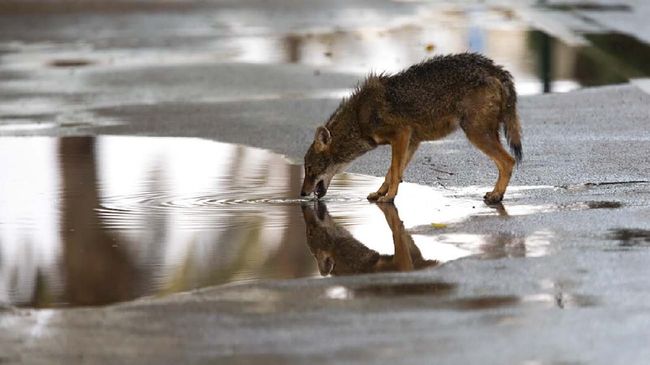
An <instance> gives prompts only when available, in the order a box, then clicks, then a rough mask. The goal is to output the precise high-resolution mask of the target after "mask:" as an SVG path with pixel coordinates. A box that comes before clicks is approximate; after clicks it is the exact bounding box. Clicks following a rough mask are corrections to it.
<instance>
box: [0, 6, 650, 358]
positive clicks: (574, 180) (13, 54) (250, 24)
mask: <svg viewBox="0 0 650 365" xmlns="http://www.w3.org/2000/svg"><path fill="white" fill-rule="evenodd" d="M649 10H650V9H648V6H647V4H645V2H644V1H625V2H616V3H614V2H608V1H607V2H602V4H601V5H598V4H593V3H589V4H587V3H583V2H576V1H565V2H555V1H548V2H546V5H544V6H531V4H530V3H525V2H517V3H507V2H499V5H494V4H492V3H491V2H483V3H471V2H470V3H467V4H465V5H462V6H459V5H455V6H449V5H448V3H439V2H410V1H409V2H401V1H400V2H388V1H386V2H384V1H372V2H369V1H351V2H349V1H348V2H327V3H321V2H315V3H307V4H303V3H300V4H298V3H295V2H288V1H280V2H278V3H276V4H275V6H274V7H268V6H267V4H266V3H263V2H255V1H244V2H233V1H219V2H196V3H195V2H173V1H171V2H165V3H156V4H154V3H152V2H149V1H128V2H127V1H118V2H111V3H106V2H96V1H90V0H89V1H84V2H73V3H70V2H66V1H63V2H58V3H56V2H55V3H49V2H43V3H41V2H36V1H28V2H25V1H3V2H2V3H1V4H0V80H1V82H0V134H2V135H3V136H4V137H2V139H0V163H1V164H2V168H3V170H4V171H10V173H4V174H2V176H1V177H0V184H2V189H1V191H0V202H1V204H0V296H1V297H0V328H2V329H3V330H2V331H0V363H23V364H39V363H44V364H45V363H52V362H58V363H77V362H83V363H90V364H103V363H115V362H120V363H138V364H148V363H152V364H153V363H215V362H216V363H236V364H243V363H261V362H264V363H269V364H276V363H277V364H284V363H305V364H307V363H309V364H314V363H315V364H320V363H349V364H356V363H386V362H391V363H397V364H421V363H431V362H435V363H441V364H457V363H479V362H480V363H487V364H498V363H515V364H611V363H621V364H644V363H646V362H647V358H649V357H650V350H648V347H647V342H648V328H650V307H649V306H648V303H650V289H649V288H650V286H648V285H647V278H648V277H650V269H649V268H650V265H648V262H650V251H648V247H649V244H648V237H649V234H648V232H649V231H650V224H649V222H650V210H649V208H648V207H649V206H650V195H649V194H648V191H650V183H649V181H650V163H648V162H649V160H648V157H647V156H649V155H650V149H649V146H650V145H649V142H650V135H648V128H647V126H648V125H649V123H650V113H649V112H648V111H649V108H648V105H650V95H648V93H647V88H645V87H644V86H643V85H646V83H647V81H644V80H643V79H639V78H645V77H647V76H648V70H647V64H646V62H643V60H644V58H646V54H647V44H646V43H644V42H647V41H648V38H649V37H650V36H649V34H650V32H648V31H646V29H647V22H646V20H645V19H647V14H648V11H649ZM475 47H477V48H475ZM465 49H474V50H481V51H484V52H485V53H487V54H488V55H490V56H492V57H494V58H497V60H499V61H500V62H502V63H505V64H506V65H507V66H508V68H510V69H512V70H513V72H514V73H515V77H516V78H517V80H518V84H517V87H518V90H519V91H520V92H521V93H522V94H531V96H523V97H522V98H521V100H520V104H519V111H520V115H521V118H522V125H523V129H524V143H523V144H524V152H525V159H524V163H523V165H522V166H520V167H519V168H518V169H517V170H516V171H515V175H514V177H513V181H512V185H511V188H510V189H509V191H508V193H507V194H506V198H505V200H504V202H503V204H502V205H499V206H493V207H489V206H486V205H484V204H483V203H482V199H481V198H482V196H483V193H484V192H485V191H487V190H489V188H490V187H491V185H492V183H493V181H494V179H495V178H496V170H495V169H494V166H493V165H492V163H491V162H490V161H489V160H488V159H487V158H485V156H483V155H482V154H480V152H478V151H476V150H475V149H474V148H473V147H471V146H470V145H469V143H468V142H467V141H466V140H465V139H464V137H463V136H462V135H459V134H455V135H453V136H451V137H449V138H447V139H445V140H442V141H438V142H434V143H426V144H423V145H422V146H421V148H420V150H419V152H418V153H417V155H416V156H415V157H414V160H413V162H412V165H411V166H410V167H409V169H408V170H407V174H406V176H405V180H406V181H407V182H408V183H407V184H405V187H404V189H403V190H401V192H400V195H398V198H397V200H396V204H395V205H394V206H393V205H387V206H377V205H375V204H370V203H368V202H366V201H365V199H364V197H365V195H366V194H367V193H368V192H369V191H371V190H373V189H375V188H376V185H378V181H379V180H378V179H377V178H373V177H370V176H369V175H371V176H381V175H382V174H383V173H384V172H385V169H386V166H387V165H388V161H389V151H388V150H387V149H378V150H377V151H373V152H372V153H369V154H368V155H366V156H364V157H363V158H362V159H360V160H359V161H357V162H356V163H355V164H354V165H353V166H351V167H350V169H349V171H350V172H351V173H350V174H345V175H341V176H340V177H339V178H338V179H337V181H336V185H335V186H334V187H333V189H334V190H331V191H330V194H328V196H327V197H326V199H325V201H324V202H323V203H322V204H318V203H315V202H313V201H303V200H301V199H298V197H297V196H296V194H297V191H298V185H299V181H300V168H299V167H297V166H296V165H295V163H296V162H300V160H301V158H302V154H303V153H304V151H305V150H306V148H307V146H308V145H309V143H310V140H311V138H312V137H313V131H314V128H315V126H317V125H318V124H320V123H322V122H323V120H324V119H325V118H327V116H328V115H329V114H330V113H331V111H332V110H333V109H334V108H335V106H336V105H337V104H338V102H339V98H340V97H341V96H344V95H346V94H347V93H349V91H350V89H351V88H352V87H353V86H354V84H355V83H356V82H357V81H358V80H359V78H360V77H362V74H363V73H365V72H366V71H367V70H368V69H374V70H379V69H386V70H395V69H399V68H401V67H403V66H405V65H408V64H410V63H412V62H416V61H417V60H419V59H420V58H422V57H426V56H428V55H431V54H436V53H439V52H451V51H461V50H465ZM629 79H633V83H631V84H622V85H616V86H607V87H598V88H587V89H582V87H585V86H595V85H606V84H607V85H608V84H618V83H624V82H626V80H629ZM545 87H548V88H550V89H551V90H552V91H555V92H558V93H553V94H548V95H534V94H538V93H540V92H541V91H542V90H543V89H544V88H545ZM644 90H646V91H644ZM564 91H567V92H566V93H562V92H564ZM27 135H30V136H35V137H29V138H25V137H24V136H27ZM125 135H126V136H125ZM133 135H137V137H135V136H133ZM65 136H76V137H68V138H63V137H65ZM144 136H148V137H144ZM162 137H165V138H162ZM168 137H174V138H168ZM178 137H200V138H201V139H197V138H178ZM215 141H218V142H215ZM224 142H227V143H224ZM228 143H232V144H228ZM251 147H256V148H251ZM258 148H263V149H265V150H261V149H258ZM280 155H284V156H285V157H281V156H280ZM292 164H293V165H292ZM294 185H295V186H294ZM294 188H295V189H294ZM219 189H223V190H219ZM321 275H327V277H325V278H322V277H321ZM108 303H116V304H112V305H104V304H108ZM66 306H69V307H72V306H81V307H84V308H62V307H66ZM88 306H92V307H88ZM29 307H50V308H44V309H32V308H29Z"/></svg>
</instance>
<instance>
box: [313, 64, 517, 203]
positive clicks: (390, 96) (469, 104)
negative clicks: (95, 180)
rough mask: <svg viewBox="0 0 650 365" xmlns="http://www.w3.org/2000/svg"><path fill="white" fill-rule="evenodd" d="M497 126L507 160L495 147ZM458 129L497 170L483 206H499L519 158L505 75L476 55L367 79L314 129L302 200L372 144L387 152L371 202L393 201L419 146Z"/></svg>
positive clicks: (323, 189) (511, 91) (323, 188)
mask: <svg viewBox="0 0 650 365" xmlns="http://www.w3.org/2000/svg"><path fill="white" fill-rule="evenodd" d="M501 126H502V127H503V130H504V133H505V137H506V140H507V141H508V144H509V146H510V150H511V151H512V153H513V154H514V157H513V156H511V155H510V154H509V153H508V152H507V151H506V150H505V149H504V148H503V145H502V144H501V140H500V135H499V130H500V127H501ZM459 127H460V129H462V130H463V132H465V135H466V136H467V138H468V139H469V141H470V142H471V143H472V144H473V145H474V146H476V147H477V148H478V149H479V150H481V151H482V152H483V153H485V154H486V155H487V156H488V157H489V158H490V159H492V161H494V163H495V164H496V167H497V169H498V171H499V177H498V179H497V181H496V184H495V186H494V189H493V190H492V191H491V192H488V193H486V194H485V196H484V200H485V202H486V203H488V204H495V203H498V202H500V201H501V200H502V199H503V195H504V194H505V191H506V188H507V186H508V183H509V181H510V177H511V176H512V170H513V168H514V166H515V165H516V164H517V163H520V162H521V160H522V156H523V149H522V145H521V140H522V133H521V125H520V123H519V117H518V115H517V93H516V91H515V88H514V84H513V78H512V75H511V74H510V73H509V72H508V71H506V70H505V69H504V68H503V67H502V66H498V65H496V64H495V63H494V62H493V61H492V60H490V59H488V58H486V57H484V56H482V55H480V54H476V53H462V54H454V55H445V56H437V57H433V58H431V59H428V60H426V61H424V62H422V63H419V64H416V65H413V66H411V67H410V68H408V69H406V70H404V71H402V72H399V73H397V74H394V75H389V74H383V73H382V74H370V75H369V76H368V77H367V78H366V79H365V81H364V82H362V83H360V84H359V85H358V86H357V88H356V90H355V91H354V92H353V93H352V95H351V96H350V97H349V98H345V99H343V101H342V102H341V103H340V105H339V106H338V108H337V109H336V110H335V111H334V113H332V115H331V116H330V117H329V119H328V121H327V123H325V125H324V126H319V127H318V128H317V129H316V134H315V137H314V141H313V142H312V144H311V146H310V147H309V149H308V150H307V152H306V154H305V158H304V169H305V177H304V181H303V185H302V190H301V195H302V196H308V195H310V194H311V193H312V192H313V193H315V194H316V196H317V197H318V198H319V199H320V198H321V197H323V196H324V195H325V194H326V193H327V189H328V187H329V185H330V182H331V180H332V178H333V177H334V175H335V174H337V173H339V172H342V171H343V170H344V169H345V167H346V166H347V165H348V164H350V163H351V162H352V161H353V160H354V159H356V158H358V157H359V156H361V155H363V154H364V153H366V152H368V151H370V150H373V149H375V148H376V147H377V146H378V145H384V144H389V145H390V146H391V152H392V157H391V164H390V168H389V169H388V172H387V173H386V177H385V179H384V182H383V184H382V185H381V187H379V189H378V190H377V191H375V192H372V193H370V194H369V195H368V199H369V200H371V201H377V202H380V203H387V202H392V201H393V200H394V199H395V196H396V195H397V190H398V186H399V184H400V182H401V181H402V176H403V174H404V170H405V168H406V166H407V165H408V163H409V162H410V161H411V158H412V157H413V154H414V153H415V151H416V150H417V148H418V146H419V145H420V143H421V142H422V141H431V140H437V139H440V138H443V137H445V136H447V135H449V134H450V133H452V132H453V131H455V130H457V129H458V128H459Z"/></svg>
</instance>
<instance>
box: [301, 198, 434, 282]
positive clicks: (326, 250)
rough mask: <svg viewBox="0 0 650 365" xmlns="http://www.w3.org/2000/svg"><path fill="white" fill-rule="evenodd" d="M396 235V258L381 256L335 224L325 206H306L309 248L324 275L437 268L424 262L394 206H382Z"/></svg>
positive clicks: (319, 203) (380, 207) (430, 262)
mask: <svg viewBox="0 0 650 365" xmlns="http://www.w3.org/2000/svg"><path fill="white" fill-rule="evenodd" d="M378 207H379V209H381V211H382V212H383V213H384V216H385V217H386V222H387V223H388V225H389V226H390V229H391V231H392V232H393V243H394V245H395V254H394V255H381V254H379V253H378V252H377V251H374V250H371V249H369V248H368V247H366V246H365V245H364V244H363V243H361V242H359V241H358V240H357V239H355V238H354V237H352V235H351V234H350V232H348V231H347V230H346V229H344V228H342V227H340V226H339V225H337V224H336V223H334V221H333V220H332V217H331V216H330V215H329V213H328V212H327V207H326V206H325V204H324V203H323V202H317V203H315V205H314V206H313V207H312V206H310V205H307V204H304V205H303V206H302V213H303V217H304V219H305V225H306V227H307V244H308V245H309V249H310V250H311V252H312V254H313V255H314V257H315V258H316V261H317V263H318V270H319V271H320V273H321V275H323V276H325V275H329V274H332V275H352V274H367V273H375V272H389V271H411V270H419V269H423V268H426V267H430V266H435V265H437V264H438V261H435V260H425V259H424V258H423V257H422V253H420V250H419V249H418V247H417V246H416V245H415V243H414V242H413V238H412V237H411V235H410V234H408V233H407V232H406V230H405V229H404V224H403V223H402V221H401V220H400V219H399V215H398V213H397V209H396V208H395V206H394V205H393V204H379V205H378Z"/></svg>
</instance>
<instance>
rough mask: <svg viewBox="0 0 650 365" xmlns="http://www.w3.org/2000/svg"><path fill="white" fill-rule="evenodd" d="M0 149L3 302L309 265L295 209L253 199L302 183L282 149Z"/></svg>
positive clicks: (112, 294) (144, 291)
mask: <svg viewBox="0 0 650 365" xmlns="http://www.w3.org/2000/svg"><path fill="white" fill-rule="evenodd" d="M1 146H2V150H0V167H2V168H5V171H12V173H11V174H10V175H3V176H2V178H1V179H0V183H1V185H2V188H3V189H1V191H0V303H2V302H4V303H6V302H9V303H14V304H18V305H35V306H50V305H65V304H71V305H97V304H104V303H110V302H115V301H122V300H128V299H132V298H136V297H139V296H142V295H153V294H162V293H166V292H174V291H181V290H188V289H192V288H196V287H202V286H206V285H215V284H220V283H224V282H230V281H236V280H246V279H249V278H258V277H260V276H266V277H298V276H309V275H312V273H313V271H314V267H313V263H312V262H311V261H310V259H309V257H308V255H307V251H306V249H305V248H304V245H303V244H302V243H301V242H300V241H301V240H303V239H304V230H303V228H302V226H301V222H300V221H297V220H296V219H297V217H299V216H298V214H299V210H297V209H299V208H298V207H296V206H291V205H279V204H276V205H275V206H274V205H272V204H266V205H264V204H258V201H260V202H261V201H262V200H264V199H265V200H267V201H270V200H272V198H285V197H287V196H295V195H296V194H297V192H298V191H299V185H298V183H299V180H300V171H299V170H298V167H297V166H291V165H288V164H287V163H286V162H285V161H284V160H283V159H282V158H281V157H280V156H277V155H274V154H270V153H268V152H265V151H262V150H256V149H251V148H244V147H238V146H233V145H225V144H219V143H214V142H210V141H205V140H198V139H180V138H179V139H173V138H167V139H163V138H159V139H155V138H149V139H147V138H136V137H101V138H97V139H96V140H95V139H93V138H65V139H62V140H56V139H50V138H33V139H21V138H4V139H3V143H2V145H1ZM16 156H20V158H16ZM56 156H59V161H57V160H56ZM200 158H205V161H200V160H197V159H200ZM26 182H31V185H27V184H26ZM229 206H232V208H229ZM296 213H298V214H296ZM288 222H289V224H287V223H288ZM287 260H290V261H291V265H285V264H284V262H285V261H287ZM260 272H263V273H264V274H260Z"/></svg>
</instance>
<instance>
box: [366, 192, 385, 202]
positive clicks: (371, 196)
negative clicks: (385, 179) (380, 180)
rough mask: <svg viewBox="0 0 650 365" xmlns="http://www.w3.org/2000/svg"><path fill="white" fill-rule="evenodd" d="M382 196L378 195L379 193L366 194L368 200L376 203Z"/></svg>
mask: <svg viewBox="0 0 650 365" xmlns="http://www.w3.org/2000/svg"><path fill="white" fill-rule="evenodd" d="M382 196H383V194H380V193H379V192H377V191H375V192H372V193H370V194H368V200H370V201H376V200H378V199H379V198H381V197H382Z"/></svg>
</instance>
